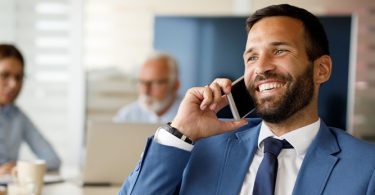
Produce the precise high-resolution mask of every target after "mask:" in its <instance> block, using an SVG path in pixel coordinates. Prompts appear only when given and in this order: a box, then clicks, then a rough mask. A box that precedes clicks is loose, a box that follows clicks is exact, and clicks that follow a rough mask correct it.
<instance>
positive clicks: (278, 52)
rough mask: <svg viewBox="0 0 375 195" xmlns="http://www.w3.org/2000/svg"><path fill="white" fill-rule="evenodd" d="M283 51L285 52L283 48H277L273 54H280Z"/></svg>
mask: <svg viewBox="0 0 375 195" xmlns="http://www.w3.org/2000/svg"><path fill="white" fill-rule="evenodd" d="M284 52H286V50H285V49H277V50H276V51H275V55H280V54H282V53H284Z"/></svg>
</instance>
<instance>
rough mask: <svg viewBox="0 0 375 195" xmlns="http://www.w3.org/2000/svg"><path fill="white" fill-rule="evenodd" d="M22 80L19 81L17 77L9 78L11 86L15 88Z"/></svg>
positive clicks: (8, 81)
mask: <svg viewBox="0 0 375 195" xmlns="http://www.w3.org/2000/svg"><path fill="white" fill-rule="evenodd" d="M20 82H21V81H19V80H18V79H17V78H16V77H9V78H8V80H7V83H8V86H9V87H11V88H15V87H17V86H18V85H19V84H20Z"/></svg>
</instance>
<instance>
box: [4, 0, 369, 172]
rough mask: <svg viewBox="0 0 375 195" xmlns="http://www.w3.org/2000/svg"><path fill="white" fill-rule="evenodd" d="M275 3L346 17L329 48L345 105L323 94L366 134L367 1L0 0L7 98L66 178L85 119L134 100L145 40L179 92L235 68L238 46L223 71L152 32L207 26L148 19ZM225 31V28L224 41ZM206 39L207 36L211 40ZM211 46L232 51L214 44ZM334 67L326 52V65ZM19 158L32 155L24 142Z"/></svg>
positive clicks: (242, 10)
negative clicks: (18, 86) (15, 52)
mask: <svg viewBox="0 0 375 195" xmlns="http://www.w3.org/2000/svg"><path fill="white" fill-rule="evenodd" d="M280 3H289V4H292V5H296V6H299V7H302V8H305V9H307V10H309V11H311V12H313V13H314V14H317V15H319V16H320V17H347V18H349V19H348V20H349V23H350V28H349V30H348V33H349V34H348V37H349V38H348V40H347V45H348V49H347V50H346V51H345V52H346V53H345V54H343V55H340V54H338V59H341V58H343V59H346V63H347V73H346V74H347V75H346V77H345V73H344V75H343V76H342V77H345V78H346V81H345V82H346V83H345V82H338V83H335V84H333V86H332V87H333V88H344V89H345V90H346V91H345V92H344V94H341V95H342V96H345V98H344V99H343V101H342V102H341V103H342V104H340V105H344V107H346V109H344V111H342V106H339V107H334V104H336V103H337V101H335V99H333V100H332V99H331V100H330V101H331V104H332V105H333V107H334V109H335V111H337V112H338V113H337V114H341V115H343V117H344V118H345V121H344V122H342V124H343V125H344V127H346V130H347V131H348V132H349V133H351V134H353V135H354V136H356V137H359V138H360V139H364V140H368V141H369V142H374V143H375V131H374V127H375V120H374V116H375V77H374V76H373V75H375V58H374V57H373V56H375V2H374V1H373V0H331V1H324V0H316V1H309V0H283V1H278V0H267V1H263V0H205V1H200V0H180V1H168V0H152V1H147V0H137V1H132V0H106V1H102V0H32V1H22V0H0V25H1V29H0V42H7V43H15V44H16V45H17V46H18V47H19V48H20V50H21V51H22V52H23V54H24V56H25V58H26V79H25V82H24V87H23V91H22V93H21V95H20V97H19V98H18V100H17V104H18V105H19V106H20V107H21V108H22V109H23V110H24V111H25V112H26V113H27V114H28V116H29V117H30V118H31V119H32V120H33V122H34V123H35V124H36V125H37V126H38V127H39V129H40V130H41V131H42V133H43V134H44V135H45V136H46V137H47V138H48V139H49V140H50V142H51V143H52V145H53V146H54V147H55V148H56V150H57V152H58V154H59V155H60V156H61V158H62V160H63V168H62V170H61V171H62V172H63V174H65V175H67V176H69V177H70V176H74V175H78V174H79V173H80V170H81V168H82V156H83V155H84V144H85V135H86V132H85V131H86V127H87V123H88V121H110V120H111V119H112V117H113V116H114V115H115V113H116V112H117V110H118V109H119V108H121V107H122V106H123V105H126V104H128V103H129V102H131V101H134V100H136V98H137V91H136V81H137V80H136V75H137V70H138V68H139V66H140V65H141V63H142V61H143V59H144V58H145V56H146V55H147V54H148V53H149V52H151V51H153V50H154V49H161V50H166V51H168V52H171V53H173V54H174V55H176V57H177V61H179V62H181V63H182V67H181V70H183V71H184V73H189V71H190V75H189V74H187V75H189V76H187V75H181V72H182V71H181V72H180V75H181V78H182V88H181V90H180V94H181V95H183V94H184V92H185V91H186V90H187V89H188V88H189V87H192V86H195V85H205V84H207V83H209V82H210V81H211V80H212V78H213V77H216V76H227V77H232V79H234V78H235V77H236V76H239V75H238V71H239V72H241V69H242V68H243V67H242V64H241V62H242V59H241V56H242V51H240V53H239V56H238V58H237V60H238V62H237V61H236V62H234V63H236V64H237V66H238V67H239V69H238V71H237V72H230V73H228V72H225V70H227V69H228V68H226V67H225V66H226V64H221V65H220V67H219V68H217V67H215V65H216V61H213V60H210V59H206V58H204V56H203V57H202V58H200V60H201V61H199V63H200V65H197V64H196V63H198V61H196V60H192V59H197V56H195V55H198V54H194V53H190V52H189V51H191V50H192V49H190V50H189V49H187V50H184V49H186V47H181V48H179V46H178V45H177V46H170V44H167V43H166V42H163V41H162V40H164V39H163V37H159V36H158V35H160V34H162V35H163V33H172V35H173V37H170V39H175V40H176V41H173V43H174V44H178V43H180V44H181V45H182V46H186V44H188V41H189V40H190V39H189V38H191V37H189V35H191V33H198V34H199V33H201V34H199V35H202V36H201V37H200V38H202V39H207V40H210V39H211V38H212V36H209V34H204V33H210V31H212V30H213V29H215V28H211V29H210V28H208V29H206V30H204V29H203V30H202V29H200V28H197V29H195V30H194V29H193V30H191V33H190V34H189V33H186V32H185V33H186V34H184V32H180V31H179V28H177V27H176V29H168V28H161V26H157V25H158V24H160V25H162V22H163V21H166V19H184V18H185V19H192V18H201V19H208V18H211V19H212V18H213V19H215V18H216V19H217V18H219V19H220V18H225V19H234V18H237V19H238V18H240V19H241V18H246V16H248V15H249V14H251V13H252V12H253V11H255V10H257V9H259V8H262V7H265V6H268V5H271V4H280ZM162 19H164V20H162ZM236 22H238V20H236ZM244 24H245V21H243V26H244ZM168 25H169V24H168ZM240 25H241V24H240ZM192 26H194V25H192ZM170 28H174V27H172V26H171V27H170ZM163 30H165V31H163ZM243 30H244V27H243ZM189 32H190V31H189ZM202 33H203V34H202ZM243 33H245V31H244V32H243ZM334 33H338V35H339V34H340V32H334ZM334 36H335V35H333V37H334ZM230 40H231V37H228V38H227V40H225V41H227V42H231V41H230ZM220 41H223V40H220ZM242 42H243V43H245V40H242ZM208 43H211V44H215V40H211V42H210V41H209V42H208ZM239 43H241V40H239ZM181 45H180V46H181ZM243 46H244V45H243ZM191 47H194V46H191ZM209 47H210V46H209V45H208V46H207V45H202V46H201V47H200V48H199V49H200V50H203V51H201V53H204V52H205V50H204V49H209ZM228 47H230V45H228ZM338 47H340V46H338ZM174 48H177V49H174ZM216 49H217V48H216ZM218 50H220V52H222V53H223V54H225V53H226V52H228V55H232V54H230V51H226V48H225V47H224V46H220V47H219V49H218ZM207 51H208V50H207ZM210 51H211V50H210ZM213 51H217V50H213ZM205 54H207V55H205V56H211V57H213V56H214V55H215V53H209V52H206V53H205ZM234 58H236V57H234ZM227 63H232V62H231V61H228V62H227ZM231 66H232V65H231ZM344 66H346V64H336V63H335V61H334V71H336V70H335V69H342V67H344ZM215 71H216V72H215ZM220 71H221V72H220ZM228 71H231V70H229V69H228ZM196 72H203V73H204V74H203V73H201V74H194V73H196ZM228 74H230V75H228ZM194 75H196V76H195V77H194ZM342 77H340V78H342ZM342 112H345V114H342ZM333 114H335V113H333ZM21 157H22V158H26V159H27V158H32V157H33V156H32V154H31V153H30V151H29V149H28V148H27V147H24V148H22V152H21ZM125 177H126V176H124V178H125Z"/></svg>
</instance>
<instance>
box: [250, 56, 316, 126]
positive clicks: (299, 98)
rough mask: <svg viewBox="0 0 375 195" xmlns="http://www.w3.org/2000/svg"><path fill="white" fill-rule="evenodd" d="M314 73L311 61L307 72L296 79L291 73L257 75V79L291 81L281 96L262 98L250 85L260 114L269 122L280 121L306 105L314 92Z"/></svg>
mask: <svg viewBox="0 0 375 195" xmlns="http://www.w3.org/2000/svg"><path fill="white" fill-rule="evenodd" d="M313 73H314V72H313V64H312V63H309V64H308V67H307V69H306V70H305V72H304V73H303V74H302V75H301V76H299V77H297V78H296V79H295V80H294V81H293V78H292V76H291V75H289V74H288V75H279V74H277V73H273V72H266V73H265V74H264V75H262V76H257V77H256V78H255V81H261V80H265V79H269V78H276V79H278V80H281V81H284V82H286V83H291V85H290V86H289V87H288V88H287V91H286V92H285V94H284V95H282V96H281V97H269V98H265V99H262V100H259V99H257V98H256V97H255V95H254V93H255V87H254V86H250V88H249V87H248V91H249V92H250V94H251V97H252V98H253V100H254V102H255V107H256V110H257V114H258V116H259V117H261V118H263V120H264V121H266V122H269V123H280V122H282V121H285V120H286V119H288V118H289V117H290V116H292V115H293V114H295V113H296V112H298V111H299V110H301V109H303V108H304V107H306V106H307V105H308V104H309V103H310V102H311V100H312V98H313V94H314V82H313ZM254 83H255V82H254Z"/></svg>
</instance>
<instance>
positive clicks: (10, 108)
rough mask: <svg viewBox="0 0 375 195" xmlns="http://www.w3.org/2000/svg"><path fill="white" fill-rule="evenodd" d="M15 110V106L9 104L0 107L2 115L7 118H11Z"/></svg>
mask: <svg viewBox="0 0 375 195" xmlns="http://www.w3.org/2000/svg"><path fill="white" fill-rule="evenodd" d="M13 110H14V105H13V104H7V105H5V106H0V114H4V115H6V116H10V115H11V114H12V112H13Z"/></svg>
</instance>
